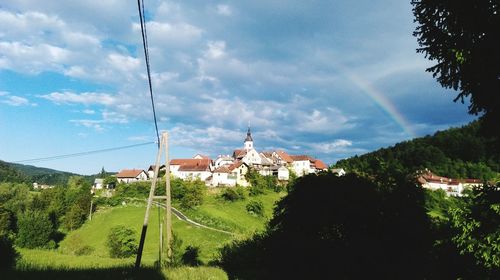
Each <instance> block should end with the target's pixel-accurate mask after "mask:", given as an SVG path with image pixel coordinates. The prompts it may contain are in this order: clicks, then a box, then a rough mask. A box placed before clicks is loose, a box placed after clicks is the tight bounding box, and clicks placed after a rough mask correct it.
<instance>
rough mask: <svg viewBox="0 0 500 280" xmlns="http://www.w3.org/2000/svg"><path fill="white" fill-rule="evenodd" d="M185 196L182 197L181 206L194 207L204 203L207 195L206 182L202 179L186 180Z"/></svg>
mask: <svg viewBox="0 0 500 280" xmlns="http://www.w3.org/2000/svg"><path fill="white" fill-rule="evenodd" d="M183 186H184V188H185V192H184V196H183V197H182V198H181V206H182V207H183V208H186V209H190V208H194V207H196V206H199V205H201V204H202V203H203V199H204V197H205V189H206V187H205V184H204V183H203V182H202V181H200V180H194V181H185V182H184V184H183Z"/></svg>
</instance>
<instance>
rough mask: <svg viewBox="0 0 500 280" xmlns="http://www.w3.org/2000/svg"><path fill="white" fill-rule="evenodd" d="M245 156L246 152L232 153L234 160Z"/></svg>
mask: <svg viewBox="0 0 500 280" xmlns="http://www.w3.org/2000/svg"><path fill="white" fill-rule="evenodd" d="M246 154H247V151H246V150H239V149H238V150H234V151H233V157H234V158H242V157H244V156H245V155H246Z"/></svg>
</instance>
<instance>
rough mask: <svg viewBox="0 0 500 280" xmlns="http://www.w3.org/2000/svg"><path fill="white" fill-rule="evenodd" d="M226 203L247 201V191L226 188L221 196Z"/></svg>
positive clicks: (240, 188) (239, 188)
mask: <svg viewBox="0 0 500 280" xmlns="http://www.w3.org/2000/svg"><path fill="white" fill-rule="evenodd" d="M220 197H221V198H222V199H224V200H226V201H236V200H240V199H245V190H244V189H243V187H240V186H237V187H234V188H226V189H225V190H224V191H223V192H222V193H221V195H220Z"/></svg>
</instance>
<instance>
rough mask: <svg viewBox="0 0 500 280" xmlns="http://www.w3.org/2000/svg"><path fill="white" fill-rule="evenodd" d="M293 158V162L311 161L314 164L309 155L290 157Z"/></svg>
mask: <svg viewBox="0 0 500 280" xmlns="http://www.w3.org/2000/svg"><path fill="white" fill-rule="evenodd" d="M290 157H291V158H292V160H293V161H304V160H308V161H311V162H314V159H313V158H311V157H310V156H308V155H299V156H290Z"/></svg>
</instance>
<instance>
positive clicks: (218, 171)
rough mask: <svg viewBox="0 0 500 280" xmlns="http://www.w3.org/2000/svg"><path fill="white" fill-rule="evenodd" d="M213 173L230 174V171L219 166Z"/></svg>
mask: <svg viewBox="0 0 500 280" xmlns="http://www.w3.org/2000/svg"><path fill="white" fill-rule="evenodd" d="M214 173H231V171H229V168H227V167H226V166H221V167H219V168H217V169H215V171H214Z"/></svg>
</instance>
